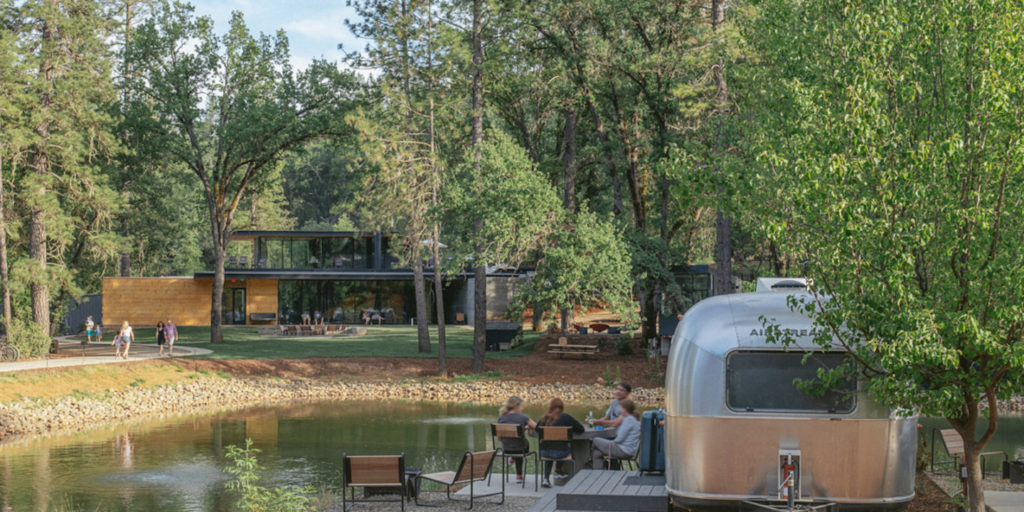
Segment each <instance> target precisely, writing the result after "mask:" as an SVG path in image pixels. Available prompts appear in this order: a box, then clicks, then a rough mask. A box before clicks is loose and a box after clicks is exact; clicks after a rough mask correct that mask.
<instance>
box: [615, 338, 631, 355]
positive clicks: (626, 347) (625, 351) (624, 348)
mask: <svg viewBox="0 0 1024 512" xmlns="http://www.w3.org/2000/svg"><path fill="white" fill-rule="evenodd" d="M615 350H617V351H618V352H619V355H620V356H628V355H630V354H632V353H633V344H632V343H630V341H629V338H625V337H623V338H619V340H618V341H616V342H615Z"/></svg>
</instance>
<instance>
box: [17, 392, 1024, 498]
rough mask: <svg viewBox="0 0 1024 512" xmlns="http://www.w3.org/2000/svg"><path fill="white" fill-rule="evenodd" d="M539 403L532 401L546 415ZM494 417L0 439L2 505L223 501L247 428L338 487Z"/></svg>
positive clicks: (278, 466) (280, 471)
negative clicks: (372, 464)
mask: <svg viewBox="0 0 1024 512" xmlns="http://www.w3.org/2000/svg"><path fill="white" fill-rule="evenodd" d="M533 405H534V406H535V407H533V408H531V409H528V410H527V411H526V412H527V414H529V415H531V416H532V417H534V418H539V417H540V416H541V414H542V413H543V411H542V410H541V409H539V408H537V407H536V405H541V404H533ZM570 413H571V414H573V415H574V416H576V417H578V418H582V417H585V416H586V409H576V410H570ZM496 416H497V408H496V407H477V406H461V405H444V404H434V403H418V404H417V403H401V402H398V403H382V402H322V403H304V404H298V405H294V406H287V407H275V408H267V407H263V408H254V409H249V410H243V411H234V412H224V413H219V414H213V415H205V416H188V417H175V418H170V419H163V420H159V421H154V422H150V423H144V424H135V425H131V426H127V427H126V426H123V425H122V426H116V427H108V428H105V429H101V430H95V431H92V432H89V433H85V434H78V435H71V436H61V437H52V438H45V439H36V440H30V441H24V442H18V443H14V444H6V445H0V510H2V511H24V510H31V511H36V510H88V511H99V512H102V511H129V510H131V511H137V510H142V511H146V510H160V511H215V512H216V511H227V510H230V509H231V497H230V496H229V495H227V494H226V493H225V492H224V483H225V481H226V480H227V476H226V475H224V474H223V473H222V472H221V471H220V468H222V467H224V465H225V464H226V460H225V448H226V447H227V446H229V445H232V444H236V445H237V444H243V443H244V442H245V439H246V437H248V438H251V439H253V441H254V443H255V446H256V447H257V448H259V449H260V450H262V454H261V456H260V462H261V463H262V464H263V465H265V466H266V467H267V468H268V477H269V480H270V483H271V484H272V485H312V486H314V487H317V488H337V487H338V485H339V484H340V476H341V475H340V458H341V454H342V453H343V452H348V453H350V454H356V455H360V454H397V453H403V452H404V453H405V454H406V459H407V463H406V465H407V466H409V467H419V468H423V469H424V470H426V471H439V470H450V469H452V467H453V466H454V465H455V464H456V463H457V462H458V460H459V458H460V457H461V455H462V453H463V452H464V451H465V450H467V449H472V450H481V449H485V448H488V447H490V427H489V423H490V422H491V421H493V420H494V419H495V417H496ZM922 422H923V423H925V424H926V426H932V425H933V424H934V425H936V426H942V425H943V424H942V422H941V421H936V420H923V421H922ZM924 432H925V433H927V432H928V429H924ZM990 449H994V450H1007V451H1008V452H1009V453H1010V454H1011V456H1012V455H1015V454H1016V456H1018V457H1022V456H1024V417H1022V416H1016V417H1008V418H1003V419H1002V421H1001V424H1000V428H999V431H998V432H997V434H996V438H995V439H993V441H992V444H991V446H990Z"/></svg>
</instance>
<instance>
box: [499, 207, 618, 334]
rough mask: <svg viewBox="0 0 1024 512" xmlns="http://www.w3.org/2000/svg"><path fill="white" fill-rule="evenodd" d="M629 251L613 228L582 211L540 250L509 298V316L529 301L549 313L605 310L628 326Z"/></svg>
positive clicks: (593, 214) (587, 210) (605, 221)
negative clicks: (524, 281) (532, 268)
mask: <svg viewBox="0 0 1024 512" xmlns="http://www.w3.org/2000/svg"><path fill="white" fill-rule="evenodd" d="M630 269H631V267H630V264H629V251H628V248H627V246H626V243H625V242H624V240H623V237H622V233H621V232H620V231H619V229H617V228H616V227H615V225H614V224H613V223H612V222H610V221H608V220H605V219H602V218H600V217H599V216H598V215H597V214H595V213H593V212H591V211H589V209H587V208H583V209H581V210H580V212H579V213H578V214H577V215H576V216H575V217H574V218H573V219H572V222H571V223H566V224H563V226H562V228H561V230H560V231H558V232H556V233H555V234H554V235H553V237H552V240H551V242H550V243H549V244H548V245H547V247H545V248H544V249H542V251H541V254H540V257H539V258H538V260H537V270H536V273H535V274H534V275H533V277H531V278H530V281H529V283H528V284H527V285H525V286H524V287H523V288H522V289H520V290H519V291H518V292H517V293H516V296H515V297H514V298H513V303H512V306H511V307H510V315H518V314H521V312H522V311H525V310H526V308H528V307H532V306H533V304H534V303H537V304H539V305H540V306H541V308H542V309H543V310H544V311H547V312H549V314H550V312H554V311H558V310H561V309H568V308H572V307H576V306H580V307H583V308H588V307H592V306H601V307H605V308H607V309H609V310H611V311H614V312H616V313H617V314H619V315H621V317H622V319H623V321H624V322H626V323H629V322H631V321H634V320H635V318H636V312H635V310H634V307H633V305H634V302H633V299H632V295H631V288H632V283H633V280H632V276H631V273H630Z"/></svg>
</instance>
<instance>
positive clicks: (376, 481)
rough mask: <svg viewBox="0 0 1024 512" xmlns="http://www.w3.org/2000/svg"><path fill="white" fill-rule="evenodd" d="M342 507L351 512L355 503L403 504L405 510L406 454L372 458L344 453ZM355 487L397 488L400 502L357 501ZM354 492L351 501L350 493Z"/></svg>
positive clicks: (406, 494) (378, 499)
mask: <svg viewBox="0 0 1024 512" xmlns="http://www.w3.org/2000/svg"><path fill="white" fill-rule="evenodd" d="M341 460H342V481H343V487H342V489H341V508H342V510H343V511H344V512H348V510H349V509H350V508H351V506H352V504H354V503H359V502H364V503H365V502H371V503H372V502H381V501H400V502H402V510H403V511H404V510H405V500H406V497H407V496H408V489H407V488H406V481H405V454H404V453H403V454H401V455H370V456H350V455H348V454H342V456H341ZM356 487H363V488H366V487H377V488H381V487H394V488H397V489H398V491H399V492H398V499H397V500H396V499H393V498H392V499H388V498H377V499H356ZM349 492H351V493H352V497H351V498H349V497H348V496H347V495H348V493H349Z"/></svg>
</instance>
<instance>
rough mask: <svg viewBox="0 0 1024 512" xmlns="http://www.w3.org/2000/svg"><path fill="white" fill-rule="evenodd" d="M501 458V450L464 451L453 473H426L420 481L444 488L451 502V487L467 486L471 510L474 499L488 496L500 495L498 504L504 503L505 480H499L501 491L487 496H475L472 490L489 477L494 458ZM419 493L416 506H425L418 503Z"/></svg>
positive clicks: (421, 476) (420, 477)
mask: <svg viewBox="0 0 1024 512" xmlns="http://www.w3.org/2000/svg"><path fill="white" fill-rule="evenodd" d="M499 456H501V450H500V449H497V450H493V451H483V452H471V451H468V450H467V451H466V453H465V454H464V455H463V456H462V460H461V461H460V462H459V467H458V469H456V470H455V471H442V472H440V473H428V474H426V475H420V476H419V479H420V480H428V481H431V482H437V483H439V484H441V485H443V486H445V496H446V497H447V498H448V500H449V501H453V500H454V498H452V487H453V486H455V485H462V484H469V508H470V509H472V508H473V500H474V499H476V498H486V497H488V496H498V495H499V494H500V495H501V501H499V502H498V504H499V505H500V504H502V503H505V479H502V480H501V491H500V492H492V493H488V494H481V495H479V496H478V495H476V493H475V492H474V490H473V484H474V483H475V482H482V481H484V480H487V479H488V478H490V476H491V468H492V467H493V466H494V458H495V457H499ZM419 497H420V493H416V506H427V505H424V504H421V503H420V501H419V499H420V498H419Z"/></svg>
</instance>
